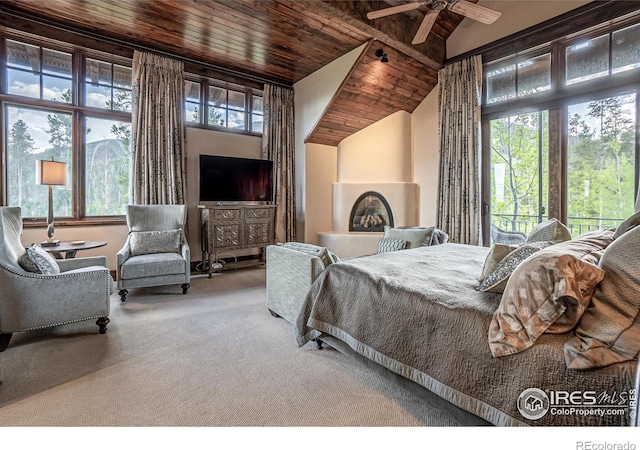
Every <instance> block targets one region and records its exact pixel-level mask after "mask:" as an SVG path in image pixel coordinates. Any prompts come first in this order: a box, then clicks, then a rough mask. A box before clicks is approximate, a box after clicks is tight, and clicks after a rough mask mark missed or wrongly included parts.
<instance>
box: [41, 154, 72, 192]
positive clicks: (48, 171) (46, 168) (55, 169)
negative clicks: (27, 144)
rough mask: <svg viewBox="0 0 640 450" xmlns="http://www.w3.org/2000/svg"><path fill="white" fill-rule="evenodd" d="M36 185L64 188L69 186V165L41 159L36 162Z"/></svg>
mask: <svg viewBox="0 0 640 450" xmlns="http://www.w3.org/2000/svg"><path fill="white" fill-rule="evenodd" d="M36 184H47V185H51V186H64V185H66V184H67V164H66V163H63V162H58V161H54V160H53V158H51V160H50V161H48V160H44V159H40V160H37V161H36Z"/></svg>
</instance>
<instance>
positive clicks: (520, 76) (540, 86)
mask: <svg viewBox="0 0 640 450" xmlns="http://www.w3.org/2000/svg"><path fill="white" fill-rule="evenodd" d="M485 70H486V75H485V80H486V86H487V88H486V92H487V100H486V103H488V104H491V103H498V102H503V101H507V100H514V99H516V98H522V97H526V96H529V95H533V94H536V93H539V92H544V91H548V90H550V89H551V54H550V53H545V54H542V55H540V56H535V57H531V58H525V59H517V58H513V59H509V60H508V61H506V62H504V63H497V64H493V65H489V66H488V67H487V68H486V69H485Z"/></svg>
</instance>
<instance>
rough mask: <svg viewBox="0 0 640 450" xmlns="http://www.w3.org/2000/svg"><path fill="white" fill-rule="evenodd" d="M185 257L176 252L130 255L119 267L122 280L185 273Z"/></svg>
mask: <svg viewBox="0 0 640 450" xmlns="http://www.w3.org/2000/svg"><path fill="white" fill-rule="evenodd" d="M185 264H186V262H185V259H184V258H183V257H182V255H180V254H178V253H151V254H146V255H138V256H132V257H131V258H129V259H127V260H126V261H125V262H124V263H123V264H122V267H121V271H120V276H121V277H122V279H123V280H133V279H137V278H148V277H158V276H165V275H175V274H183V273H185Z"/></svg>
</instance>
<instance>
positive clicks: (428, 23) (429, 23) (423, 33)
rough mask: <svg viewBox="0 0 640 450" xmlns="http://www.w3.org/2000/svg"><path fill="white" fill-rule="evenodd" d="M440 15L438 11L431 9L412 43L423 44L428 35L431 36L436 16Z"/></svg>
mask: <svg viewBox="0 0 640 450" xmlns="http://www.w3.org/2000/svg"><path fill="white" fill-rule="evenodd" d="M437 17H438V11H435V10H431V11H429V12H428V13H427V14H426V15H425V16H424V19H423V20H422V23H421V24H420V28H418V31H417V32H416V35H415V36H414V37H413V41H411V43H412V44H422V43H423V42H424V41H426V40H427V36H429V31H431V27H433V24H434V23H435V22H436V18H437Z"/></svg>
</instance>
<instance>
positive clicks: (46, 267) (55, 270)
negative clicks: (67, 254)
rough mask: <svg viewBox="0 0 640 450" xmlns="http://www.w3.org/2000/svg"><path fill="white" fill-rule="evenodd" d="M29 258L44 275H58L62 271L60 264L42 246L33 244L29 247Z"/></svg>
mask: <svg viewBox="0 0 640 450" xmlns="http://www.w3.org/2000/svg"><path fill="white" fill-rule="evenodd" d="M27 255H29V259H30V260H31V261H32V262H33V263H34V264H35V265H36V266H37V267H38V271H39V273H41V274H43V275H57V274H59V273H60V266H58V263H57V262H56V260H55V259H54V258H53V256H51V255H50V254H49V253H47V252H46V251H44V250H43V249H42V247H38V246H37V245H35V244H33V245H32V246H31V247H28V248H27Z"/></svg>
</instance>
